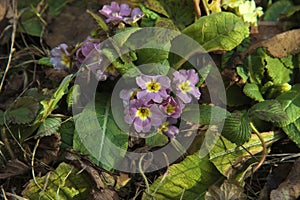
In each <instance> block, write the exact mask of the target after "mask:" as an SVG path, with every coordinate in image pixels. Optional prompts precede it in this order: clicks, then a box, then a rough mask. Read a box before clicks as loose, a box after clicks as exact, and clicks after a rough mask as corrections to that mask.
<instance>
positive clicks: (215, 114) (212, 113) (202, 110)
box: [181, 105, 230, 125]
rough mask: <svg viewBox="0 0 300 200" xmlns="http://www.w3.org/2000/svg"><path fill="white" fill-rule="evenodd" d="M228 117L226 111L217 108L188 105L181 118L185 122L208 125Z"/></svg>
mask: <svg viewBox="0 0 300 200" xmlns="http://www.w3.org/2000/svg"><path fill="white" fill-rule="evenodd" d="M229 115H230V113H229V112H228V111H227V110H226V109H224V108H221V107H219V106H210V105H189V106H187V107H186V108H185V109H184V110H183V113H182V115H181V118H182V119H183V120H185V121H189V122H193V123H197V124H201V125H209V124H218V123H220V122H221V121H223V120H224V119H225V118H226V117H227V116H229Z"/></svg>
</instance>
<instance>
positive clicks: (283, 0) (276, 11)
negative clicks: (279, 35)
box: [264, 0, 293, 21]
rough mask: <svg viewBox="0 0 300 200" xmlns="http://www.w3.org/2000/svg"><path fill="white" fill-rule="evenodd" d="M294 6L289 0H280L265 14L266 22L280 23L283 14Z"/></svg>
mask: <svg viewBox="0 0 300 200" xmlns="http://www.w3.org/2000/svg"><path fill="white" fill-rule="evenodd" d="M292 6H293V3H292V2H291V1H288V0H280V1H276V2H275V3H272V4H271V6H270V7H269V8H268V9H267V10H266V12H265V13H264V20H265V21H279V17H280V15H281V14H285V12H286V11H288V10H289V8H291V7H292Z"/></svg>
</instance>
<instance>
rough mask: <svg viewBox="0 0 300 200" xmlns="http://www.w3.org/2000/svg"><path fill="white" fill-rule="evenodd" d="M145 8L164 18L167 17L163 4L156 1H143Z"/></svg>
mask: <svg viewBox="0 0 300 200" xmlns="http://www.w3.org/2000/svg"><path fill="white" fill-rule="evenodd" d="M144 4H145V6H146V7H147V8H149V9H151V10H153V11H155V12H157V13H159V14H162V15H164V16H166V17H169V15H168V13H167V11H166V10H165V8H164V7H163V4H162V3H160V1H158V0H145V2H144Z"/></svg>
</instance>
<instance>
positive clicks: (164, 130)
mask: <svg viewBox="0 0 300 200" xmlns="http://www.w3.org/2000/svg"><path fill="white" fill-rule="evenodd" d="M171 121H172V120H171ZM171 121H166V122H164V123H163V124H162V125H161V126H160V127H159V128H157V133H160V134H165V135H166V136H168V137H169V138H174V137H175V136H176V135H177V134H178V133H179V129H178V128H177V127H176V126H174V124H173V123H171Z"/></svg>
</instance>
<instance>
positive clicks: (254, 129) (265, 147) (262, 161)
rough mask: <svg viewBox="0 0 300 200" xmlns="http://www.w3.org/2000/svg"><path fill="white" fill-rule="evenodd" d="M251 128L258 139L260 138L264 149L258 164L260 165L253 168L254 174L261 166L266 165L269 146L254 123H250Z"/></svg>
mask: <svg viewBox="0 0 300 200" xmlns="http://www.w3.org/2000/svg"><path fill="white" fill-rule="evenodd" d="M250 126H251V128H252V130H253V131H254V133H255V134H256V135H257V137H258V138H259V140H260V142H261V144H262V147H263V154H262V156H261V158H260V161H259V162H258V164H257V165H256V166H255V167H254V168H253V173H254V172H255V171H256V170H258V168H260V166H261V165H262V164H263V163H264V161H265V159H266V156H267V146H266V143H265V140H264V138H263V137H262V135H261V134H260V133H259V131H258V130H257V129H256V128H255V126H254V125H253V123H252V122H250Z"/></svg>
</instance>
